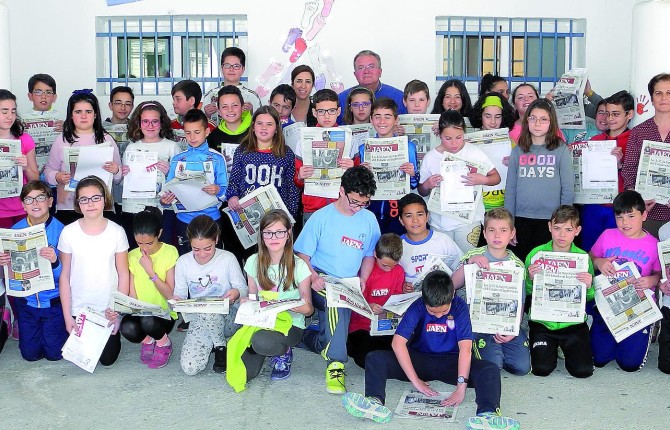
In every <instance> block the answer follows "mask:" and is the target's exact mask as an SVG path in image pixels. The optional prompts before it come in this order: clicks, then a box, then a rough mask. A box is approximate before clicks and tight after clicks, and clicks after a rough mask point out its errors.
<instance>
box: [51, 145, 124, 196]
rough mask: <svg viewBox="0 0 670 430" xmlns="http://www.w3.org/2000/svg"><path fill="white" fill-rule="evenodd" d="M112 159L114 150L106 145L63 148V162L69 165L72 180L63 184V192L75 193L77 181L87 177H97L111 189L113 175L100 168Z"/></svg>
mask: <svg viewBox="0 0 670 430" xmlns="http://www.w3.org/2000/svg"><path fill="white" fill-rule="evenodd" d="M113 157H114V148H112V147H111V146H110V145H109V144H107V143H101V144H99V145H91V146H65V147H63V160H66V161H65V162H66V164H69V165H70V175H71V178H72V179H70V182H69V183H68V184H65V191H75V189H76V188H77V184H78V183H79V181H80V180H82V179H84V178H85V177H86V176H89V175H93V176H97V177H98V178H100V179H101V180H102V181H103V182H104V183H105V184H106V185H107V187H108V188H110V189H111V186H112V178H113V175H112V174H111V173H109V172H108V171H106V170H105V169H103V168H102V166H103V165H104V164H105V163H106V162H108V161H110V160H112V159H113Z"/></svg>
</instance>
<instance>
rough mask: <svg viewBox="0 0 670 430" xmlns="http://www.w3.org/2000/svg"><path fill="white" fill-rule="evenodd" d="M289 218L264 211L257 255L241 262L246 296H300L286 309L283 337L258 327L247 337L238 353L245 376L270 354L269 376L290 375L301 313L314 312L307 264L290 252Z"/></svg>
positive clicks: (302, 327) (252, 375) (299, 335)
mask: <svg viewBox="0 0 670 430" xmlns="http://www.w3.org/2000/svg"><path fill="white" fill-rule="evenodd" d="M291 227H292V226H291V221H290V220H289V217H288V215H287V214H286V212H284V211H283V210H281V209H275V210H272V211H270V212H268V213H266V214H265V215H264V216H263V218H262V219H261V222H260V227H259V230H258V236H259V238H258V239H259V240H258V254H254V255H252V256H251V257H249V259H248V260H247V263H246V264H245V265H244V271H245V272H246V273H247V282H248V284H249V295H250V297H254V296H255V295H257V297H258V299H259V300H291V299H303V300H304V301H305V304H304V305H301V306H298V307H295V308H293V309H291V310H289V311H288V312H289V314H290V315H291V318H292V320H293V326H292V327H291V329H290V330H289V332H288V335H287V336H284V334H282V333H279V332H277V331H274V330H259V331H257V332H256V333H254V335H253V336H252V338H251V349H252V350H253V352H254V353H251V351H247V352H245V353H244V354H243V355H242V361H243V362H244V365H245V367H246V368H247V375H248V379H252V378H255V377H256V376H258V374H259V373H260V371H261V369H262V368H263V362H264V361H265V357H272V361H271V367H272V371H271V373H270V379H272V380H275V381H276V380H281V379H286V378H288V377H289V376H290V374H291V363H293V349H292V347H294V346H296V345H297V344H298V343H299V342H300V340H301V339H302V334H303V331H304V330H305V316H306V315H311V314H312V312H314V308H313V307H312V293H311V288H310V281H309V277H310V271H309V268H308V267H307V264H306V263H305V262H304V261H303V260H302V259H301V258H299V257H298V256H296V255H295V254H294V253H293V235H292V233H291Z"/></svg>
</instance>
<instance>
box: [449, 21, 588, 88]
mask: <svg viewBox="0 0 670 430" xmlns="http://www.w3.org/2000/svg"><path fill="white" fill-rule="evenodd" d="M585 29H586V21H585V20H583V19H547V18H544V19H541V18H472V17H470V18H466V17H438V18H437V20H436V37H437V55H438V59H437V60H438V61H437V75H436V80H437V85H438V87H439V86H440V85H441V84H442V81H445V80H447V79H452V78H455V79H460V80H462V81H463V82H465V84H466V86H467V87H468V90H469V91H470V92H471V93H473V94H476V93H477V89H478V88H477V86H478V83H479V79H480V78H481V76H483V75H485V74H486V73H493V74H498V75H500V76H504V77H507V79H508V83H509V84H510V86H512V87H513V86H515V85H514V83H521V82H529V83H532V84H534V85H535V86H536V87H537V88H538V90H539V91H540V92H541V93H546V92H547V91H549V90H550V89H551V88H552V87H553V86H554V83H555V82H557V81H558V79H559V78H560V76H561V75H562V74H563V73H564V72H565V71H566V70H570V69H572V68H575V67H584V65H585V61H586V55H585V39H584V33H585Z"/></svg>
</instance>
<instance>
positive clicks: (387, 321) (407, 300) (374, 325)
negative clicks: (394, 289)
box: [370, 291, 421, 336]
mask: <svg viewBox="0 0 670 430" xmlns="http://www.w3.org/2000/svg"><path fill="white" fill-rule="evenodd" d="M419 297H421V292H420V291H415V292H413V293H406V294H394V295H392V296H391V297H389V298H388V300H386V303H384V306H383V309H384V311H383V312H382V313H381V314H379V315H374V316H373V318H372V319H371V320H370V336H389V335H392V334H394V333H395V329H396V328H398V324H400V321H402V316H403V315H404V314H405V312H407V309H408V308H409V307H410V306H411V305H412V303H414V302H415V301H416V300H417V299H418V298H419Z"/></svg>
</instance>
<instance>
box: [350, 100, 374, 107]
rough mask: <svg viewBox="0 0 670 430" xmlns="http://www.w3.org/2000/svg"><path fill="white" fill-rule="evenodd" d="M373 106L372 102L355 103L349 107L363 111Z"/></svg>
mask: <svg viewBox="0 0 670 430" xmlns="http://www.w3.org/2000/svg"><path fill="white" fill-rule="evenodd" d="M371 104H372V103H370V102H354V103H350V104H349V106H351V107H352V108H354V109H362V108H366V107H369V106H370V105H371Z"/></svg>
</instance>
